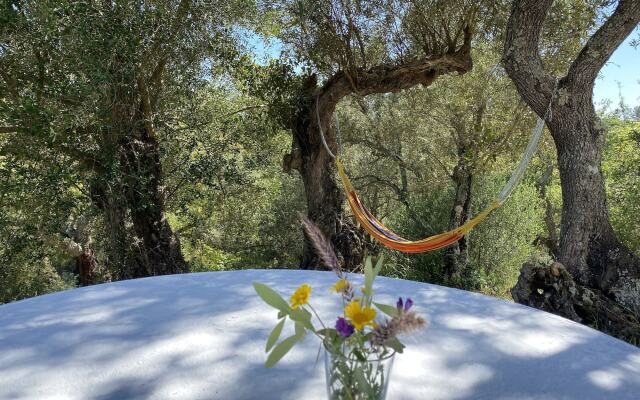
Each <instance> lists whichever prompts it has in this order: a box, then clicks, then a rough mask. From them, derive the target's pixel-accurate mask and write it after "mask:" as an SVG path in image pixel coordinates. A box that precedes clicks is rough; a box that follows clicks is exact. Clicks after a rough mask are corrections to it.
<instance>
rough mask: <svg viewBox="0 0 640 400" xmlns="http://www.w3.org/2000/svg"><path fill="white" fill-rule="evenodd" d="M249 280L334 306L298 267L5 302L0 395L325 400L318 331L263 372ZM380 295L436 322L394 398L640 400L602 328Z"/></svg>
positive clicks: (262, 307) (408, 355) (452, 299)
mask: <svg viewBox="0 0 640 400" xmlns="http://www.w3.org/2000/svg"><path fill="white" fill-rule="evenodd" d="M352 279H353V280H354V281H355V282H356V283H357V284H359V282H358V280H361V279H362V277H361V276H360V275H354V276H352ZM254 280H256V281H260V282H263V283H266V284H268V285H270V286H271V287H273V288H275V289H277V290H278V291H280V292H281V293H282V294H283V297H285V298H288V297H289V296H290V294H291V293H292V292H293V290H294V289H295V288H296V287H297V286H299V285H300V284H301V283H305V282H306V283H309V284H311V286H312V287H313V292H312V301H313V304H314V307H315V308H316V309H317V311H318V313H319V314H320V315H321V316H323V319H325V320H329V321H331V320H334V319H335V316H336V315H337V313H338V311H339V300H338V297H336V295H331V294H329V292H328V288H329V287H330V286H331V285H332V284H333V283H334V282H335V280H336V278H335V275H333V274H332V273H331V272H311V271H299V270H243V271H232V272H210V273H199V274H185V275H173V276H162V277H155V278H146V279H137V280H130V281H121V282H115V283H110V284H104V285H97V286H91V287H86V288H81V289H75V290H70V291H66V292H59V293H54V294H50V295H46V296H41V297H36V298H32V299H28V300H24V301H19V302H15V303H11V304H7V305H3V306H0V399H3V400H4V399H11V400H15V399H83V400H88V399H89V400H106V399H118V400H120V399H189V400H193V399H233V400H242V399H260V400H267V399H278V400H280V399H295V400H298V399H323V398H326V391H325V390H326V389H325V383H324V366H323V364H322V358H321V359H320V360H321V361H320V362H318V364H317V365H316V364H315V361H316V357H317V354H318V353H317V352H318V346H319V343H318V340H317V338H315V337H314V336H312V335H307V337H306V338H305V340H304V342H302V343H300V344H298V345H296V346H295V347H294V348H293V350H292V351H291V352H289V354H287V355H286V356H285V358H284V359H283V360H281V361H280V362H279V363H278V364H277V365H276V366H275V367H273V368H271V369H266V368H264V366H263V363H264V361H265V358H266V355H265V353H264V347H265V342H266V339H267V336H268V335H269V333H270V331H271V329H272V328H273V327H274V326H275V324H276V314H277V311H276V310H274V309H272V308H271V307H269V306H267V305H266V304H264V303H263V302H262V301H261V300H260V299H259V298H258V296H257V295H256V294H255V292H254V290H253V287H252V285H251V282H252V281H254ZM374 290H375V291H376V297H377V301H379V302H383V303H387V304H392V303H393V302H394V300H395V298H396V297H397V296H403V297H405V296H410V297H412V298H413V300H414V301H415V306H414V307H415V308H416V310H417V311H418V312H419V313H420V314H422V315H423V316H425V317H426V318H427V320H428V322H429V327H428V329H426V330H423V331H421V332H419V333H417V334H415V335H413V336H410V337H407V338H405V339H404V342H405V344H406V345H407V348H406V349H405V352H404V354H400V355H398V356H397V357H396V360H395V364H394V367H393V371H392V376H391V381H390V387H389V394H388V398H389V399H392V400H402V399H432V400H433V399H474V400H477V399H487V400H489V399H490V400H498V399H504V400H507V399H509V400H516V399H544V400H553V399H563V400H564V399H580V400H587V399H605V398H606V399H616V400H624V399H629V400H637V399H640V350H639V349H637V348H636V347H633V346H631V345H629V344H626V343H624V342H621V341H619V340H616V339H614V338H612V337H609V336H607V335H604V334H602V333H600V332H598V331H595V330H593V329H590V328H587V327H585V326H582V325H579V324H576V323H573V322H571V321H568V320H566V319H563V318H560V317H558V316H555V315H552V314H548V313H544V312H541V311H537V310H534V309H531V308H528V307H524V306H521V305H517V304H513V303H508V302H506V301H502V300H499V299H495V298H491V297H487V296H482V295H479V294H474V293H469V292H464V291H460V290H455V289H448V288H444V287H440V286H435V285H429V284H423V283H418V282H412V281H405V280H399V279H390V278H384V277H379V278H378V279H377V280H376V283H375V285H374ZM285 329H290V330H291V331H292V330H293V329H292V327H291V326H289V327H288V328H285ZM288 333H289V332H283V336H282V337H285V336H284V335H287V336H288Z"/></svg>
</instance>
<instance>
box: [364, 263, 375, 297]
mask: <svg viewBox="0 0 640 400" xmlns="http://www.w3.org/2000/svg"><path fill="white" fill-rule="evenodd" d="M372 286H373V267H372V265H371V256H367V259H366V260H365V262H364V287H365V289H366V290H367V291H368V290H369V289H371V287H372Z"/></svg>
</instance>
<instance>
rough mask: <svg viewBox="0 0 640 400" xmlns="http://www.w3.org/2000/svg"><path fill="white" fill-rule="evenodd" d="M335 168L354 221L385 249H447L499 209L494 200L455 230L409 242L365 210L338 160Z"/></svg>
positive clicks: (421, 250)
mask: <svg viewBox="0 0 640 400" xmlns="http://www.w3.org/2000/svg"><path fill="white" fill-rule="evenodd" d="M336 167H337V168H338V174H339V175H340V179H341V180H342V185H343V187H344V190H345V192H346V194H347V201H348V203H349V207H351V211H352V212H353V215H354V216H355V217H356V220H358V222H359V223H360V225H361V226H362V228H363V229H364V230H366V231H367V232H368V233H369V234H370V235H371V236H372V237H373V238H375V239H376V240H378V241H379V242H380V243H382V244H383V245H385V246H386V247H388V248H391V249H394V250H398V251H402V252H404V253H423V252H427V251H431V250H437V249H441V248H443V247H446V246H449V245H450V244H452V243H455V242H456V241H458V240H460V239H461V238H462V237H463V236H464V235H466V234H467V233H468V232H469V231H470V230H471V229H473V228H474V227H475V226H476V225H478V224H479V223H480V222H481V221H482V220H484V219H485V218H486V217H487V216H488V215H489V214H490V213H491V212H492V211H493V210H495V209H496V208H498V207H499V206H500V202H499V201H498V200H495V201H493V202H492V203H491V204H490V205H489V207H487V208H486V209H485V210H484V211H482V212H481V213H480V214H478V215H477V216H475V217H474V218H473V219H471V220H469V221H468V222H467V223H465V224H464V225H461V226H459V227H458V228H455V229H452V230H450V231H448V232H444V233H440V234H438V235H434V236H430V237H428V238H426V239H422V240H416V241H410V240H407V239H404V238H402V237H400V236H398V235H396V234H395V233H393V232H392V231H391V230H389V229H388V228H387V227H386V226H384V225H383V224H382V222H380V221H379V220H377V219H376V218H375V217H374V216H373V215H372V214H371V213H370V212H369V211H368V210H367V209H366V208H365V207H364V205H363V204H362V202H361V201H360V198H359V197H358V194H357V193H356V190H355V188H354V187H353V185H352V184H351V181H350V180H349V177H348V176H347V174H346V172H345V169H344V165H343V164H342V162H341V161H340V160H339V159H338V158H336Z"/></svg>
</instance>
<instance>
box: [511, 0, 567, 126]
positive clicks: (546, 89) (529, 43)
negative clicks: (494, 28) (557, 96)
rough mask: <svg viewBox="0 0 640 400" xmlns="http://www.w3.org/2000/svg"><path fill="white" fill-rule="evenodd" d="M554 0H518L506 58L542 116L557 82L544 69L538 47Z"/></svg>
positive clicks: (529, 101) (514, 77)
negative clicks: (543, 26)
mask: <svg viewBox="0 0 640 400" xmlns="http://www.w3.org/2000/svg"><path fill="white" fill-rule="evenodd" d="M552 3H553V0H514V2H513V6H512V8H511V15H510V16H509V20H508V21H507V31H506V35H505V42H504V50H503V59H502V62H503V64H504V68H505V70H506V71H507V74H508V75H509V77H511V79H512V80H513V82H514V83H515V85H516V89H517V90H518V93H520V96H522V97H523V98H524V99H525V101H526V102H527V104H529V106H531V108H533V110H534V111H535V112H536V114H538V115H539V116H541V117H542V116H543V115H544V113H545V111H546V109H547V105H548V104H549V100H550V99H551V96H552V93H553V88H554V86H555V79H554V78H553V77H552V76H551V75H550V74H549V73H547V72H546V71H545V70H544V66H543V65H542V59H541V58H540V53H539V50H538V47H539V42H540V32H541V31H542V25H543V23H544V20H545V17H546V16H547V12H548V11H549V8H551V4H552Z"/></svg>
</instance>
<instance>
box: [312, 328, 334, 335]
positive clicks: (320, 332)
mask: <svg viewBox="0 0 640 400" xmlns="http://www.w3.org/2000/svg"><path fill="white" fill-rule="evenodd" d="M316 333H317V334H318V335H320V336H329V337H331V336H333V335H335V334H336V333H337V332H336V330H335V329H331V328H322V329H319V330H318V331H317V332H316Z"/></svg>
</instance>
